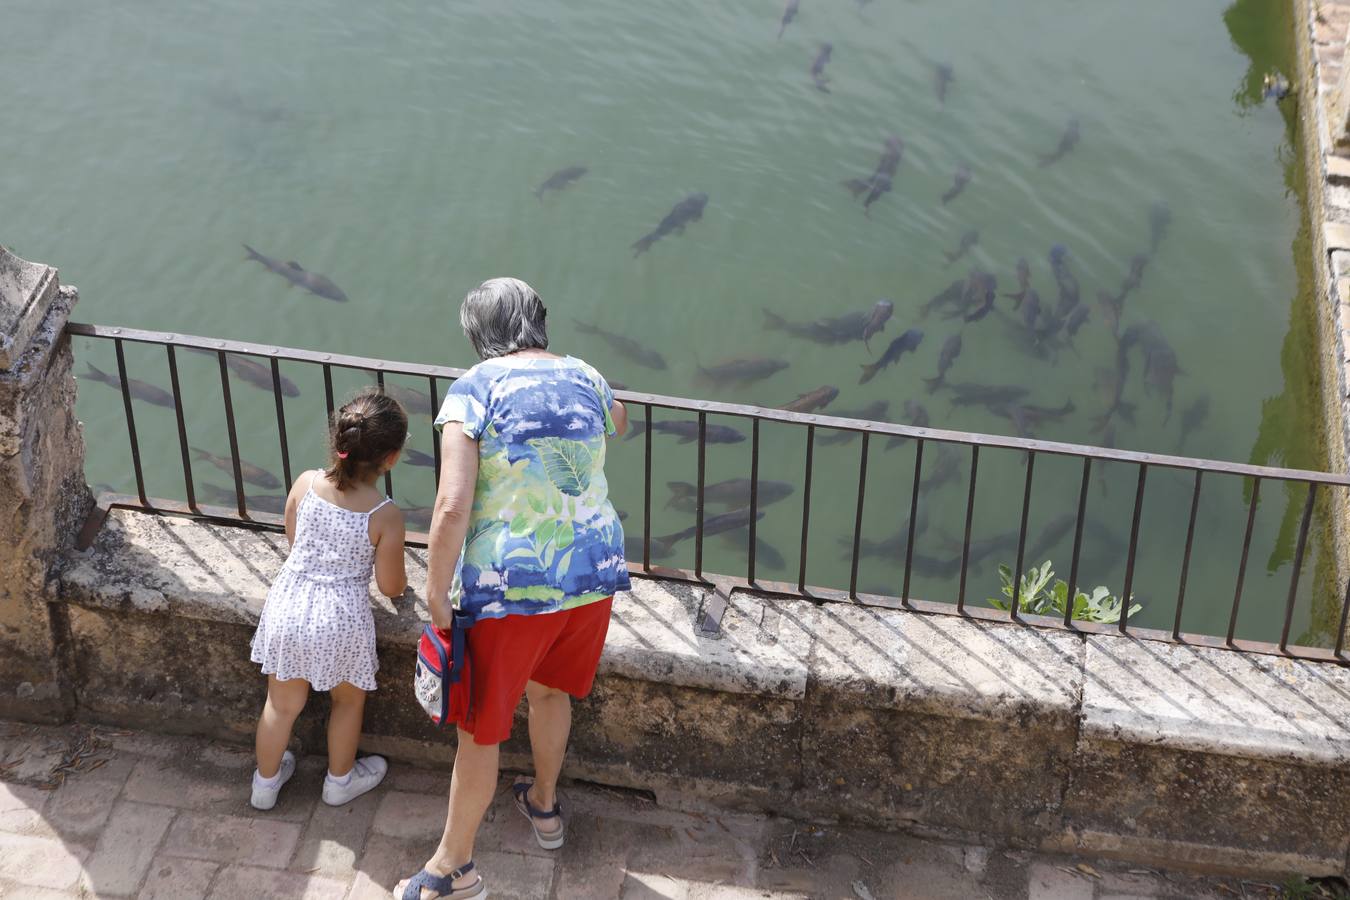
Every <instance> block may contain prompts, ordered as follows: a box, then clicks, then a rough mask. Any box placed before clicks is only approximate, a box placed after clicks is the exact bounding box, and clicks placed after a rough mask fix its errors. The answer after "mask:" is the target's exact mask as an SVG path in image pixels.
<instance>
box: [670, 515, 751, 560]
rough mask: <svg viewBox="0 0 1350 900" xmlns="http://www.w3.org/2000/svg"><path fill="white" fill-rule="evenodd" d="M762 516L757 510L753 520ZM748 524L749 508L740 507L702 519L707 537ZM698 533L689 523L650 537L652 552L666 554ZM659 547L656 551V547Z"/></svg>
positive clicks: (695, 526) (694, 526) (704, 534)
mask: <svg viewBox="0 0 1350 900" xmlns="http://www.w3.org/2000/svg"><path fill="white" fill-rule="evenodd" d="M762 518H764V510H762V509H761V510H759V511H758V512H757V513H756V514H755V520H756V521H758V520H759V519H762ZM749 524H750V508H749V507H748V506H747V507H742V508H741V509H733V510H732V511H731V512H725V513H721V514H719V515H716V516H708V517H706V518H704V520H703V536H704V537H708V536H710V535H714V534H722V533H723V532H725V531H735V530H736V529H737V528H744V527H745V526H747V525H749ZM697 533H698V526H697V525H690V526H689V527H688V528H682V529H680V530H679V531H676V532H674V533H673V534H667V535H665V536H663V537H653V538H652V553H653V554H656V555H658V556H666V555H668V554H669V553H670V551H672V550H674V549H675V545H676V544H678V543H679V542H680V541H684V540H688V539H689V538H691V537H693V536H694V535H695V534H697ZM658 546H659V547H660V548H661V552H659V553H658V551H657V547H658Z"/></svg>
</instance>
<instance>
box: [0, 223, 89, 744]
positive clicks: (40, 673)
mask: <svg viewBox="0 0 1350 900" xmlns="http://www.w3.org/2000/svg"><path fill="white" fill-rule="evenodd" d="M78 296H79V295H78V293H77V292H76V290H75V289H74V288H73V287H61V286H60V283H59V281H58V279H57V273H56V270H55V269H53V268H51V267H50V266H45V265H41V264H39V263H31V262H28V261H27V260H23V259H20V258H19V257H17V256H15V255H14V254H12V253H10V252H9V251H8V250H6V249H5V248H4V247H0V505H2V506H3V507H4V509H5V515H4V516H3V517H0V717H4V718H14V719H24V720H29V721H44V722H54V721H61V720H63V719H65V718H66V717H68V716H69V714H70V712H71V711H72V709H73V707H74V704H73V702H72V695H71V692H70V689H69V687H68V682H67V680H66V679H67V676H68V674H69V673H68V672H67V671H65V670H64V668H63V666H62V662H61V660H62V653H61V651H60V648H61V646H63V641H62V640H61V639H60V636H59V634H58V632H60V631H64V630H65V629H64V623H65V622H66V617H65V609H64V607H62V606H60V605H59V604H52V605H50V607H49V605H48V602H49V600H50V598H49V597H48V596H47V575H48V570H49V567H50V566H51V565H52V563H53V562H54V561H55V560H56V559H57V558H58V557H59V555H60V553H61V551H63V550H65V549H66V548H68V547H70V546H71V545H72V544H74V542H75V537H76V535H77V534H78V533H79V531H80V527H81V525H82V524H83V523H84V520H85V517H86V516H87V515H88V514H89V511H90V509H91V507H92V500H91V498H90V495H89V488H88V487H87V486H86V485H85V483H84V436H83V434H82V433H81V429H80V423H79V421H78V420H77V419H76V418H75V379H74V378H73V377H72V375H73V372H72V369H73V367H74V358H73V355H72V353H71V342H70V338H69V337H68V336H66V334H65V333H64V330H63V329H64V328H65V324H66V320H67V319H68V318H69V317H70V310H71V308H72V307H73V306H74V305H75V302H76V300H77V299H78Z"/></svg>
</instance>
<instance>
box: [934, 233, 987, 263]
mask: <svg viewBox="0 0 1350 900" xmlns="http://www.w3.org/2000/svg"><path fill="white" fill-rule="evenodd" d="M979 242H980V232H979V231H978V230H977V229H975V228H972V229H970V230H969V231H967V232H966V233H965V234H963V235H961V240H960V242H959V243H958V244H957V245H956V249H955V250H943V251H942V255H943V256H944V257H946V259H947V265H949V266H950V265H951V264H952V263H954V262H956V261H957V260H958V259H960V258H961V257H963V256H965V255H966V253H968V252H969V251H970V248H971V247H974V246H975V245H976V244H978V243H979Z"/></svg>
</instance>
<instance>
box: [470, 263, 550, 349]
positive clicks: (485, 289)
mask: <svg viewBox="0 0 1350 900" xmlns="http://www.w3.org/2000/svg"><path fill="white" fill-rule="evenodd" d="M547 314H548V310H546V309H544V301H542V300H540V299H539V294H538V293H536V292H535V290H534V288H532V287H530V286H529V285H528V284H526V283H525V282H523V281H521V280H520V279H519V278H489V279H488V280H487V281H485V282H483V283H482V284H480V285H479V286H478V287H476V288H474V289H473V290H471V291H469V293H468V295H467V296H465V298H464V302H463V303H462V304H460V307H459V324H460V327H461V328H463V329H464V336H465V337H466V338H468V339H469V343H470V344H473V349H474V352H476V353H477V354H478V358H479V359H492V358H494V357H498V356H505V355H506V354H508V353H515V352H516V351H517V350H530V349H533V350H547V349H548V331H547V330H545V328H544V317H545V316H546V315H547Z"/></svg>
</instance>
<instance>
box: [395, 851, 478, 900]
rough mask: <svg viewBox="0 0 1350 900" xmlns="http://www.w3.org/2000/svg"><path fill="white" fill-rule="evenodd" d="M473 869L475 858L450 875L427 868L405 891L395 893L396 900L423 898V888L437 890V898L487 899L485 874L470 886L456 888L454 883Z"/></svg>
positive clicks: (419, 873) (411, 879)
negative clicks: (431, 871)
mask: <svg viewBox="0 0 1350 900" xmlns="http://www.w3.org/2000/svg"><path fill="white" fill-rule="evenodd" d="M472 871H473V860H469V861H468V862H466V863H465V864H464V865H462V866H460V867H459V868H458V869H456V870H455V871H453V872H451V873H450V874H449V875H433V874H432V873H430V872H428V871H427V870H426V869H423V870H422V871H420V872H418V873H417V874H416V875H414V876H413V877H412V878H410V879H408V883H407V884H405V885H404V886H403V893H401V894H394V900H422V889H423V888H426V889H427V890H429V891H435V892H436V900H470V898H472V900H487V895H488V892H487V886H486V885H484V884H483V876H482V875H479V876H478V880H477V881H475V882H474V883H473V884H471V885H469V886H468V887H462V888H456V887H454V886H453V885H454V883H455V881H456V880H457V879H460V878H463V877H464V876H465V875H468V874H469V873H470V872H472Z"/></svg>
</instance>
